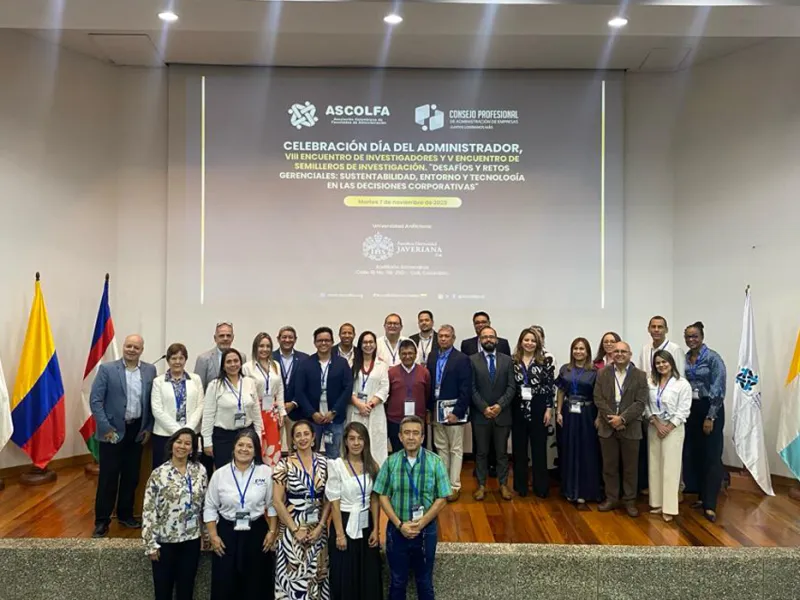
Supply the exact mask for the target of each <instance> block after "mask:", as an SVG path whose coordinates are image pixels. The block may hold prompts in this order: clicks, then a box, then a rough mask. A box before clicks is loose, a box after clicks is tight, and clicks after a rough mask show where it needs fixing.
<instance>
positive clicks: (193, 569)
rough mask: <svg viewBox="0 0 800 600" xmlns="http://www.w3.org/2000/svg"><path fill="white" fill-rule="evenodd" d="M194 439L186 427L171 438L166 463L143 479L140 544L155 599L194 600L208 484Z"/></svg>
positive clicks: (190, 430)
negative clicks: (150, 567)
mask: <svg viewBox="0 0 800 600" xmlns="http://www.w3.org/2000/svg"><path fill="white" fill-rule="evenodd" d="M196 448H197V434H196V433H195V432H194V430H192V429H190V428H189V427H184V428H182V429H179V430H178V431H176V432H175V433H174V434H172V435H171V436H170V437H169V439H168V440H167V443H166V445H165V451H166V459H167V460H166V462H164V463H163V464H162V465H161V466H159V467H158V468H156V470H155V471H153V473H152V474H151V475H150V479H148V480H147V487H146V488H145V492H144V510H143V513H142V539H143V540H144V545H145V553H146V554H147V556H148V557H149V558H150V560H151V562H152V565H153V587H154V588H155V599H156V600H172V597H173V591H177V600H192V598H193V596H194V580H195V575H196V574H197V563H198V560H199V559H200V537H201V529H202V528H201V522H202V519H201V515H202V511H203V499H204V497H205V494H206V487H207V485H208V479H207V478H206V470H205V469H204V468H203V466H202V465H201V464H200V463H199V462H197V454H196V450H195V449H196Z"/></svg>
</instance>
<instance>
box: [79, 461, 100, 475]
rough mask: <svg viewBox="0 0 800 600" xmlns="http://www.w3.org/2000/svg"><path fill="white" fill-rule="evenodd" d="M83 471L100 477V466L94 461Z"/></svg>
mask: <svg viewBox="0 0 800 600" xmlns="http://www.w3.org/2000/svg"><path fill="white" fill-rule="evenodd" d="M83 470H84V471H85V472H86V474H87V475H100V465H99V464H97V463H96V462H94V461H92V462H90V463H86V466H84V467H83Z"/></svg>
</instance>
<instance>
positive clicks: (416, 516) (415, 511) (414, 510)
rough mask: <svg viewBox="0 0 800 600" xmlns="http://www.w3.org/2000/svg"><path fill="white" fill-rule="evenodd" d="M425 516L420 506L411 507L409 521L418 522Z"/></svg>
mask: <svg viewBox="0 0 800 600" xmlns="http://www.w3.org/2000/svg"><path fill="white" fill-rule="evenodd" d="M424 514H425V509H424V508H423V507H422V505H421V504H418V505H417V506H412V507H411V520H412V521H419V520H420V519H421V518H422V515H424Z"/></svg>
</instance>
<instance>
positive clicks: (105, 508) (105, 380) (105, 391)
mask: <svg viewBox="0 0 800 600" xmlns="http://www.w3.org/2000/svg"><path fill="white" fill-rule="evenodd" d="M143 351H144V340H143V339H142V337H141V336H139V335H129V336H128V337H126V338H125V341H124V342H123V344H122V356H123V357H122V359H120V360H115V361H114V362H110V363H105V364H101V365H100V367H99V368H98V370H97V376H96V377H95V379H94V382H93V383H92V390H91V393H90V396H89V406H90V408H91V410H92V416H93V417H94V420H95V423H96V425H97V431H96V433H95V437H96V438H97V441H98V442H100V449H99V454H100V460H99V463H100V474H99V476H98V479H97V496H96V497H95V505H94V531H93V532H92V537H96V538H97V537H105V536H106V535H107V534H108V524H109V523H110V522H111V513H112V512H114V505H115V504H116V507H117V521H119V524H120V525H122V526H124V527H128V528H131V529H138V528H139V527H141V526H142V524H141V521H139V520H138V519H136V518H134V516H133V502H134V497H135V496H136V486H137V485H139V469H140V466H141V462H142V446H144V445H145V444H147V442H148V440H149V439H150V434H151V433H152V431H153V413H152V411H151V410H150V392H151V390H152V389H153V380H154V379H155V378H156V368H155V367H154V366H153V365H151V364H149V363H145V362H141V361H140V360H139V358H140V357H141V356H142V352H143Z"/></svg>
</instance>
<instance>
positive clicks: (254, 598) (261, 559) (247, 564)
mask: <svg viewBox="0 0 800 600" xmlns="http://www.w3.org/2000/svg"><path fill="white" fill-rule="evenodd" d="M233 526H234V524H233V523H232V522H231V521H226V520H225V519H223V518H220V520H219V522H218V523H217V534H218V535H219V537H221V538H222V541H223V543H224V544H225V554H224V555H223V556H217V555H216V554H215V553H212V554H211V600H231V599H233V598H235V599H236V600H271V599H272V598H275V553H274V552H264V551H263V549H262V547H263V544H264V538H265V537H266V536H267V532H268V531H269V527H268V525H267V522H266V520H265V519H264V518H263V517H261V518H259V519H256V520H255V521H251V522H250V530H249V531H235V530H234V529H233Z"/></svg>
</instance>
